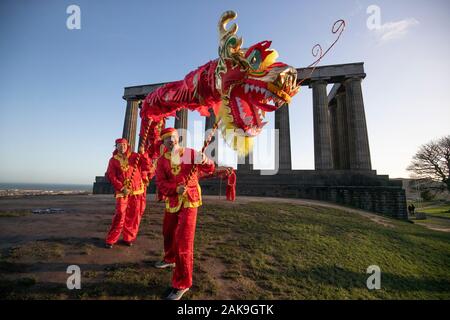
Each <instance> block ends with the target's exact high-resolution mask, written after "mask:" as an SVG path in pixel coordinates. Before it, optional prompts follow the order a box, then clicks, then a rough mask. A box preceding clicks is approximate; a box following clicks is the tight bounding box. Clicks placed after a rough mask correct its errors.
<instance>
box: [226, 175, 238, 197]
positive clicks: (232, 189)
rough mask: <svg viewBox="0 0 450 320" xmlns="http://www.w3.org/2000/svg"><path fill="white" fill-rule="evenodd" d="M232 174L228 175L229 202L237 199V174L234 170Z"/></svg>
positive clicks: (227, 191)
mask: <svg viewBox="0 0 450 320" xmlns="http://www.w3.org/2000/svg"><path fill="white" fill-rule="evenodd" d="M230 171H231V173H230V174H229V175H228V182H227V189H226V193H227V200H229V201H234V200H235V199H236V173H235V172H234V170H233V169H231V170H230Z"/></svg>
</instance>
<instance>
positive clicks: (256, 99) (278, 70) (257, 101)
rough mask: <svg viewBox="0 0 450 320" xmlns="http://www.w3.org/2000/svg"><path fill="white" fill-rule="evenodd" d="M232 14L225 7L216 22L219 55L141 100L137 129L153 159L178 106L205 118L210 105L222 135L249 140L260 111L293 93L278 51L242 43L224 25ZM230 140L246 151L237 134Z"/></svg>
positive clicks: (259, 124)
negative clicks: (165, 124)
mask: <svg viewBox="0 0 450 320" xmlns="http://www.w3.org/2000/svg"><path fill="white" fill-rule="evenodd" d="M235 18H236V13H234V12H233V11H227V12H225V13H224V14H223V15H222V17H221V19H220V21H219V25H218V29H219V38H220V46H219V58H218V59H216V60H213V61H210V62H208V63H206V64H205V65H203V66H201V67H199V68H198V69H197V70H195V71H192V72H190V73H189V74H188V75H187V76H186V77H185V78H184V79H183V80H180V81H176V82H172V83H168V84H166V85H163V86H162V87H160V88H158V89H156V90H155V91H153V92H152V93H150V94H149V95H148V96H147V97H146V98H145V100H144V101H143V104H142V109H141V113H140V116H141V119H142V122H141V133H140V134H141V138H142V137H144V138H145V139H143V140H145V141H144V142H143V143H144V145H145V146H146V149H147V150H148V151H149V152H150V154H151V156H152V157H153V158H155V157H156V156H157V154H158V153H159V150H158V149H159V148H158V147H157V143H156V142H157V140H158V138H159V131H160V129H161V127H162V125H163V124H164V121H165V119H166V118H167V117H170V116H175V113H176V111H178V110H180V109H183V108H186V109H189V110H192V111H194V110H195V111H198V112H199V113H200V114H201V115H202V116H205V117H207V116H210V110H211V109H212V110H213V112H214V113H215V115H216V119H217V121H220V126H219V128H220V129H221V131H222V134H223V135H224V137H225V138H227V137H226V136H229V135H232V136H235V137H242V138H243V139H245V140H246V141H251V140H252V138H253V137H255V136H257V135H258V134H259V133H260V132H261V130H262V128H263V127H264V125H265V124H266V122H264V117H265V113H266V112H271V111H275V110H277V109H278V108H280V107H282V106H283V105H285V104H287V103H289V102H290V100H291V97H293V96H294V95H295V94H296V93H297V92H298V90H299V86H298V85H297V71H296V69H295V68H293V67H291V66H288V65H286V64H284V63H281V62H276V58H277V57H278V54H277V52H276V51H275V50H272V49H270V44H271V42H270V41H263V42H260V43H257V44H255V45H253V46H251V47H250V48H248V49H242V48H241V45H242V39H241V38H239V37H237V36H236V32H237V25H236V24H233V25H232V26H231V27H230V28H229V29H226V25H227V23H228V22H229V21H231V20H233V19H235ZM227 140H228V141H230V139H227ZM231 141H234V143H233V142H232V143H231V146H232V147H233V148H234V149H235V150H238V151H239V152H240V153H244V154H245V153H247V152H248V151H249V150H248V147H247V148H244V149H240V150H239V146H238V144H237V143H235V141H236V139H231ZM244 145H249V144H248V143H245V144H244Z"/></svg>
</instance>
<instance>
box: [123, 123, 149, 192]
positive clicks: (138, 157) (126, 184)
mask: <svg viewBox="0 0 450 320" xmlns="http://www.w3.org/2000/svg"><path fill="white" fill-rule="evenodd" d="M152 122H153V120H149V121H148V122H147V127H146V128H145V130H144V136H143V137H142V140H141V143H140V145H139V148H138V156H137V158H136V164H135V166H134V168H133V172H132V173H131V177H130V178H129V179H127V180H125V186H126V187H127V189H130V190H131V181H133V178H134V174H135V173H136V170H137V167H138V164H139V160H141V153H140V152H139V149H140V148H141V147H143V146H145V144H146V143H147V137H148V132H149V131H150V127H151V124H152Z"/></svg>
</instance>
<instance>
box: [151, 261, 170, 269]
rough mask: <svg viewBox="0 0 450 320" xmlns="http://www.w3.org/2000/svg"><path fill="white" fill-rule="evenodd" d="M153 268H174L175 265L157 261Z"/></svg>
mask: <svg viewBox="0 0 450 320" xmlns="http://www.w3.org/2000/svg"><path fill="white" fill-rule="evenodd" d="M155 268H158V269H165V268H175V263H169V262H165V261H158V262H156V263H155Z"/></svg>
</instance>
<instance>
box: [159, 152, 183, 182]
mask: <svg viewBox="0 0 450 320" xmlns="http://www.w3.org/2000/svg"><path fill="white" fill-rule="evenodd" d="M183 154H184V148H181V149H180V151H179V152H178V154H177V155H174V156H173V158H174V160H178V161H172V153H171V152H166V153H164V158H166V159H167V160H169V162H170V168H171V171H172V174H173V175H174V176H176V175H178V174H179V173H180V171H181V157H182V156H183ZM177 158H178V159H177ZM176 162H178V164H177V163H176Z"/></svg>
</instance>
